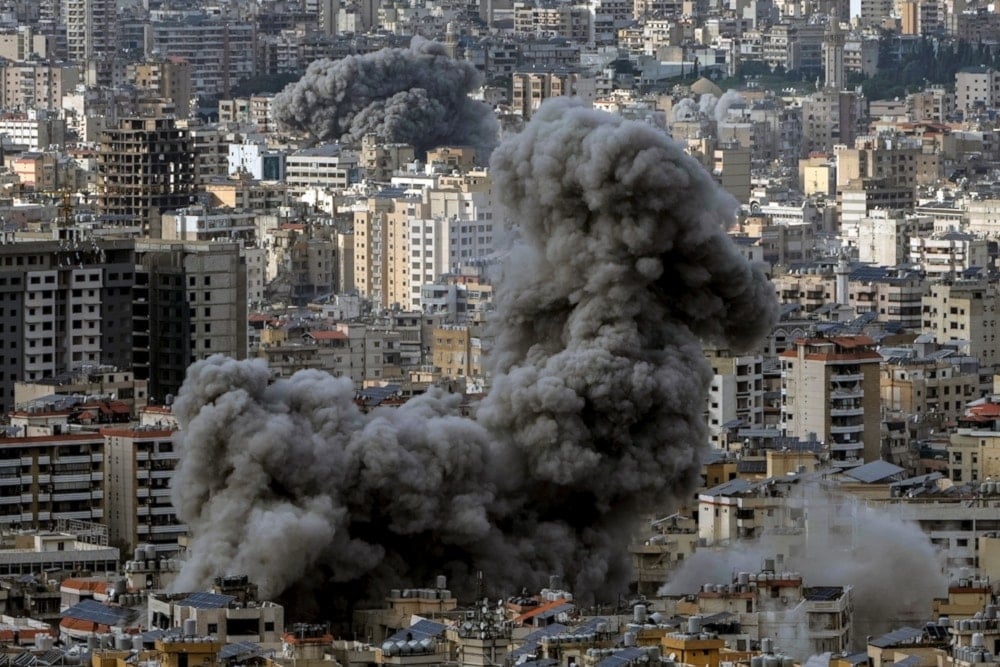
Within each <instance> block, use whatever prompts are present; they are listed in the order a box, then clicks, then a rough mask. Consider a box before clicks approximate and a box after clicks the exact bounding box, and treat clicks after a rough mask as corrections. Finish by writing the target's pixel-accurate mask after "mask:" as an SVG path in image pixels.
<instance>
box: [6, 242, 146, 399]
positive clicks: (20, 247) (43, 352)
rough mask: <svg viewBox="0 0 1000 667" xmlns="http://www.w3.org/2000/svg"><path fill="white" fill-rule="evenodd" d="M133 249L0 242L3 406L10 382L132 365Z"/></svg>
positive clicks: (123, 245) (98, 244)
mask: <svg viewBox="0 0 1000 667" xmlns="http://www.w3.org/2000/svg"><path fill="white" fill-rule="evenodd" d="M134 270H135V269H134V265H133V254H132V244H131V242H129V241H94V242H93V243H88V244H86V245H83V244H80V245H70V244H66V243H60V242H56V241H38V242H25V243H13V244H6V245H0V348H2V350H3V351H2V352H0V369H2V370H0V409H2V410H3V411H7V410H10V409H11V408H13V407H14V404H13V399H14V383H15V382H16V381H25V380H26V381H34V380H40V379H42V378H45V377H49V376H53V375H58V374H60V373H64V372H66V371H70V370H74V369H80V368H81V367H83V365H85V364H91V365H94V364H110V365H113V366H117V367H119V368H128V367H129V366H130V365H131V357H132V351H131V340H130V332H131V319H132V279H133V273H134Z"/></svg>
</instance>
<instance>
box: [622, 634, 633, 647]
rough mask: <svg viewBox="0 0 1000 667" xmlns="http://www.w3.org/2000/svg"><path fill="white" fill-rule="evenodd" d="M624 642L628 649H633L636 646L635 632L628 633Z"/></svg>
mask: <svg viewBox="0 0 1000 667" xmlns="http://www.w3.org/2000/svg"><path fill="white" fill-rule="evenodd" d="M624 642H625V646H626V647H628V648H631V647H632V646H635V633H634V632H626V633H625V637H624Z"/></svg>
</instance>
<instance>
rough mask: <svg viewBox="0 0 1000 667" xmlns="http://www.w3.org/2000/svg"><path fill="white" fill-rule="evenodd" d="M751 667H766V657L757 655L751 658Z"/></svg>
mask: <svg viewBox="0 0 1000 667" xmlns="http://www.w3.org/2000/svg"><path fill="white" fill-rule="evenodd" d="M750 667H764V656H762V655H755V656H753V657H752V658H750Z"/></svg>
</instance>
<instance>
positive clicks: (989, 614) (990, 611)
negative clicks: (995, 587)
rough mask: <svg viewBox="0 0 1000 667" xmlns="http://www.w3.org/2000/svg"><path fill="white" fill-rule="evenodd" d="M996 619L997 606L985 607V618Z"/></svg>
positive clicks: (989, 605)
mask: <svg viewBox="0 0 1000 667" xmlns="http://www.w3.org/2000/svg"><path fill="white" fill-rule="evenodd" d="M996 617H997V606H996V605H995V604H988V605H986V618H988V619H994V618H996Z"/></svg>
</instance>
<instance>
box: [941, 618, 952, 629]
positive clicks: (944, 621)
mask: <svg viewBox="0 0 1000 667" xmlns="http://www.w3.org/2000/svg"><path fill="white" fill-rule="evenodd" d="M938 625H940V626H941V627H942V628H947V627H950V626H951V619H950V618H948V617H947V616H942V617H941V618H939V619H938Z"/></svg>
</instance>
